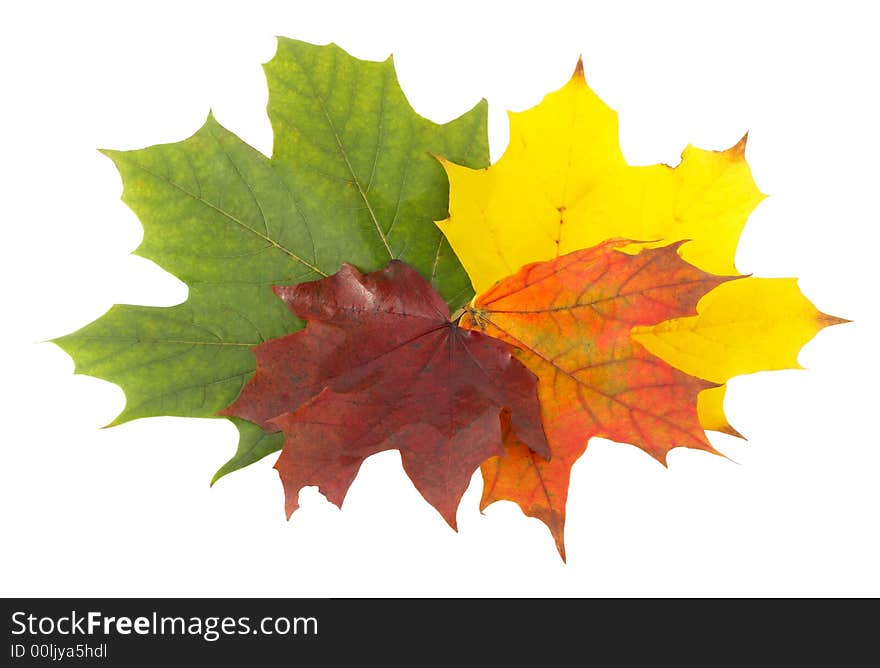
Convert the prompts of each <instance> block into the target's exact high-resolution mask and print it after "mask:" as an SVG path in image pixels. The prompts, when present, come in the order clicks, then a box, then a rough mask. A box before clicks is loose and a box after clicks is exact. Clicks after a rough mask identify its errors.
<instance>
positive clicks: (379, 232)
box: [54, 38, 489, 480]
mask: <svg viewBox="0 0 880 668" xmlns="http://www.w3.org/2000/svg"><path fill="white" fill-rule="evenodd" d="M264 69H265V72H266V78H267V80H268V84H269V105H268V113H269V119H270V121H271V123H272V129H273V132H274V149H273V155H272V157H271V158H267V157H266V156H264V155H263V154H261V153H260V152H259V151H257V150H255V149H253V148H252V147H250V146H248V145H247V144H245V143H244V142H243V141H241V140H240V139H239V138H238V137H236V136H235V135H234V134H232V133H231V132H229V131H228V130H226V129H225V128H223V127H222V126H221V125H220V124H219V123H218V122H217V121H216V120H215V119H214V117H213V116H211V115H209V116H208V119H207V121H206V122H205V124H204V125H203V126H202V127H201V128H200V129H199V130H198V132H196V133H195V134H194V135H193V136H192V137H190V138H189V139H186V140H184V141H182V142H178V143H174V144H164V145H158V146H151V147H149V148H145V149H142V150H136V151H104V153H105V154H106V155H107V156H109V157H110V158H111V159H112V160H113V161H114V163H115V164H116V166H117V168H118V169H119V172H120V174H121V175H122V181H123V185H124V189H123V195H122V199H123V201H124V202H126V203H127V204H128V205H129V206H130V207H131V209H132V210H133V211H134V212H135V213H136V214H137V216H138V217H139V218H140V220H141V222H142V223H143V226H144V240H143V243H142V244H141V245H140V246H139V247H138V249H137V250H136V251H135V253H136V254H138V255H141V256H143V257H145V258H148V259H150V260H153V261H154V262H156V263H157V264H159V265H160V266H161V267H163V268H164V269H166V270H168V271H169V272H171V273H172V274H174V275H175V276H177V277H178V278H180V279H181V280H183V281H184V282H186V283H187V284H188V286H189V297H188V299H187V300H186V302H184V303H182V304H179V305H177V306H171V307H153V306H132V305H116V306H114V307H113V308H111V309H110V311H109V312H108V313H106V314H105V315H103V316H102V317H101V318H99V319H98V320H96V321H95V322H93V323H91V324H89V325H86V326H85V327H83V328H82V329H80V330H79V331H77V332H74V333H72V334H68V335H66V336H62V337H60V338H58V339H56V340H55V341H54V342H55V343H57V344H58V345H59V346H61V348H63V349H64V350H65V351H66V352H67V353H68V354H70V356H71V357H72V358H73V359H74V361H75V363H76V372H77V373H81V374H87V375H90V376H97V377H99V378H103V379H105V380H108V381H111V382H113V383H116V384H118V385H119V386H120V387H122V389H123V390H124V392H125V395H126V400H127V402H126V406H125V409H124V410H123V411H122V413H121V414H120V415H119V416H118V417H117V418H116V419H115V420H114V421H113V423H112V424H118V423H121V422H126V421H128V420H133V419H135V418H142V417H148V416H155V415H176V416H185V417H215V414H216V413H217V411H219V410H220V409H222V408H224V407H226V406H227V405H228V404H229V403H230V402H232V401H233V400H234V399H235V398H236V397H237V396H238V393H239V391H240V390H241V388H242V386H243V385H244V383H245V382H246V381H247V379H248V378H249V377H250V376H251V374H252V373H253V371H254V369H255V361H254V357H253V354H252V353H251V350H250V349H251V347H252V346H254V345H257V344H259V343H261V342H263V341H265V340H267V339H270V338H274V337H278V336H282V335H284V334H287V333H290V332H293V331H296V330H298V329H300V328H301V327H302V323H301V322H299V321H298V320H297V319H296V318H295V317H294V316H293V315H292V314H291V313H290V312H288V311H287V309H286V308H285V307H284V304H283V303H282V302H281V300H279V299H278V298H277V297H276V296H275V295H274V294H273V292H272V286H273V285H292V284H295V283H299V282H302V281H309V280H315V279H318V278H320V277H322V276H326V275H329V274H332V273H334V272H336V271H337V269H338V268H339V266H340V265H341V264H342V263H343V262H349V263H351V264H354V265H356V266H357V267H359V268H360V269H361V270H363V271H372V270H376V269H379V268H381V267H383V266H385V265H386V264H387V263H388V261H389V260H390V259H392V258H397V259H400V260H403V261H405V262H407V263H408V264H410V265H412V266H413V267H415V268H416V269H418V270H419V271H420V272H421V273H422V274H423V275H424V276H426V277H427V278H429V279H430V280H431V283H432V284H433V285H434V287H435V288H436V289H437V290H438V291H439V292H440V294H441V295H442V296H443V298H444V299H445V300H446V301H447V303H448V304H449V306H450V308H451V310H453V311H454V310H456V309H457V308H458V307H460V306H462V305H463V304H464V303H465V302H467V301H468V300H469V299H470V297H471V296H472V295H473V292H472V289H471V285H470V282H469V280H468V277H467V274H465V272H464V271H463V270H462V268H461V265H460V264H459V262H458V260H457V258H456V257H455V255H454V254H453V253H452V251H451V249H450V247H449V244H448V243H447V242H446V241H445V240H444V238H443V237H442V235H441V233H440V231H439V230H438V229H437V227H436V226H435V225H434V222H433V221H435V220H439V219H442V218H443V217H445V216H446V215H447V195H448V185H447V180H446V175H445V173H444V171H443V168H442V167H441V166H440V165H439V164H438V163H437V161H436V160H434V159H433V158H432V157H431V154H432V153H436V154H440V155H443V156H445V157H447V158H448V159H450V160H453V161H455V162H457V163H461V164H465V165H468V166H470V167H475V168H477V167H484V166H486V165H488V160H489V155H488V140H487V132H486V102H485V100H482V101H480V102H479V103H478V104H477V105H476V106H475V107H474V108H473V109H471V110H470V111H469V112H467V113H466V114H464V115H462V116H461V117H459V118H457V119H455V120H453V121H451V122H449V123H446V124H444V125H438V124H436V123H433V122H431V121H429V120H427V119H425V118H423V117H421V116H419V115H418V114H417V113H416V112H415V111H414V110H413V109H412V107H411V106H410V105H409V103H408V102H407V100H406V98H405V97H404V94H403V91H402V90H401V88H400V85H399V84H398V82H397V77H396V74H395V70H394V65H393V62H392V60H391V58H389V59H388V60H386V61H384V62H381V63H379V62H370V61H364V60H359V59H357V58H354V57H352V56H350V55H348V54H347V53H345V52H344V51H343V50H342V49H340V48H339V47H337V46H336V45H334V44H331V45H327V46H315V45H311V44H307V43H304V42H299V41H295V40H291V39H286V38H279V40H278V50H277V53H276V55H275V57H274V58H273V59H272V60H271V61H270V62H268V63H267V64H266V65H265V66H264ZM233 422H235V424H236V426H237V427H238V429H239V433H240V441H239V446H238V451H237V452H236V453H235V455H234V456H233V458H232V459H231V460H230V461H229V462H227V463H226V464H225V465H224V466H223V467H222V468H221V469H220V470H219V471H218V472H217V474H216V475H215V477H214V480H216V479H217V478H219V477H221V476H222V475H225V474H226V473H229V472H231V471H234V470H236V469H239V468H242V467H244V466H247V465H248V464H251V463H253V462H255V461H257V460H258V459H260V458H262V457H263V456H265V455H267V454H269V453H271V452H273V451H275V450H278V449H280V448H281V445H282V443H283V438H282V437H281V436H280V434H268V433H266V432H264V431H263V430H262V429H261V428H260V427H258V426H257V425H254V424H252V423H249V422H246V421H243V420H238V419H234V420H233Z"/></svg>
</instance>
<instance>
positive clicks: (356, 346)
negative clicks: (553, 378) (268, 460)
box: [223, 261, 549, 528]
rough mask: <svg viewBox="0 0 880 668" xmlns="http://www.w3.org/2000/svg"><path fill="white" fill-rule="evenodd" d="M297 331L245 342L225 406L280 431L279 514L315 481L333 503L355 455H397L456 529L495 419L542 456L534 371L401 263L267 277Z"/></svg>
mask: <svg viewBox="0 0 880 668" xmlns="http://www.w3.org/2000/svg"><path fill="white" fill-rule="evenodd" d="M275 293H276V294H277V295H278V296H279V297H281V299H283V300H284V301H285V303H286V304H287V305H288V307H289V308H290V309H291V311H293V312H294V313H295V314H296V315H297V316H299V317H300V318H303V319H305V320H307V321H308V325H307V326H306V328H305V329H304V330H302V331H299V332H296V333H294V334H290V335H288V336H284V337H281V338H278V339H273V340H271V341H267V342H266V343H263V344H260V345H259V346H256V347H255V348H254V352H255V354H256V357H257V370H256V373H255V374H254V376H253V378H251V380H250V381H249V382H248V383H247V385H245V387H244V389H243V390H242V392H241V395H240V396H239V398H238V399H237V400H236V401H235V402H234V403H233V404H232V405H230V406H229V407H228V408H227V409H225V410H224V411H223V414H224V415H234V416H238V417H241V418H245V419H247V420H250V421H252V422H256V423H258V424H260V425H262V426H263V427H264V428H265V429H268V430H271V431H279V430H280V431H282V432H283V433H284V435H285V442H284V448H283V450H282V452H281V456H280V457H279V459H278V462H277V463H276V464H275V468H276V469H277V470H278V472H279V474H280V476H281V481H282V483H283V484H284V492H285V498H286V508H287V513H288V516H289V515H290V514H291V513H292V512H293V511H294V510H296V508H297V507H298V495H299V490H300V489H301V488H302V487H304V486H307V485H317V486H318V487H319V489H320V490H321V491H322V492H323V493H324V494H325V495H326V496H327V498H328V499H329V500H330V501H332V502H333V503H335V504H336V505H341V504H342V501H343V499H344V498H345V494H346V492H347V491H348V488H349V486H350V485H351V483H352V481H353V480H354V477H355V475H356V474H357V472H358V469H359V468H360V465H361V463H362V462H363V461H364V459H366V458H367V457H369V456H370V455H372V454H375V453H377V452H381V451H383V450H388V449H398V450H400V452H401V457H402V460H403V467H404V469H405V470H406V472H407V474H408V475H409V477H410V478H411V479H412V481H413V483H414V484H415V486H416V488H417V489H418V490H419V492H421V494H422V495H423V496H424V497H425V499H426V500H427V501H428V502H429V503H430V504H431V505H433V506H434V507H435V508H436V509H437V510H438V511H439V512H440V514H441V515H443V517H444V518H445V519H446V521H447V522H448V523H449V524H450V525H451V526H452V527H453V528H455V513H456V509H457V507H458V504H459V501H460V500H461V497H462V495H463V494H464V491H465V489H466V488H467V485H468V483H469V482H470V479H471V476H472V474H473V472H474V471H475V470H476V469H477V467H479V465H480V464H481V463H482V462H484V461H485V460H486V459H488V458H489V457H492V456H496V455H503V454H504V450H503V448H502V445H501V444H502V432H501V424H502V421H504V422H505V423H506V422H507V421H508V420H509V421H510V424H511V425H512V426H513V428H514V429H515V430H516V433H517V434H518V435H519V436H520V438H521V439H522V440H523V441H524V442H525V443H528V445H529V447H531V448H532V449H534V451H535V452H537V453H539V454H541V455H542V456H545V457H546V456H549V449H548V446H547V442H546V438H545V436H544V431H543V428H542V426H541V417H540V408H539V406H538V398H537V390H536V384H537V379H536V377H535V376H534V375H533V374H532V373H531V372H530V371H528V370H527V369H526V368H525V367H524V366H523V365H522V364H521V363H520V362H519V361H518V360H516V359H515V358H514V357H513V356H512V354H511V350H512V349H511V348H510V346H509V345H508V344H506V343H504V342H502V341H499V340H497V339H494V338H492V337H489V336H486V335H484V334H482V333H481V332H477V331H470V330H465V329H460V328H459V327H458V324H457V323H456V322H451V321H450V314H449V309H448V307H447V306H446V303H445V302H444V301H443V299H442V298H441V297H440V295H439V294H438V293H437V292H436V291H435V290H434V289H433V288H432V287H431V285H430V284H429V283H428V282H427V281H426V280H425V279H424V278H422V276H421V275H420V274H419V273H418V272H417V271H415V270H414V269H412V268H411V267H409V266H408V265H406V264H404V263H403V262H399V261H392V262H391V263H390V264H389V265H388V266H387V267H386V268H385V269H383V270H381V271H376V272H372V273H368V274H362V273H361V272H360V271H358V270H357V269H356V268H355V267H352V266H351V265H348V264H345V265H343V266H342V268H341V269H340V270H339V272H337V273H336V274H334V275H333V276H328V277H327V278H323V279H321V280H318V281H313V282H310V283H301V284H299V285H295V286H290V287H276V288H275Z"/></svg>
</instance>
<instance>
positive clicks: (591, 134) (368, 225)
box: [56, 38, 844, 559]
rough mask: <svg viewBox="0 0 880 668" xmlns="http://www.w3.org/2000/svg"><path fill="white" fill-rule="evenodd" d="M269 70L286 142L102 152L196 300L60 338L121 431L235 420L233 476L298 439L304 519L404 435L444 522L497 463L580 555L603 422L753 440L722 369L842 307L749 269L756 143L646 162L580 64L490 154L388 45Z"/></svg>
mask: <svg viewBox="0 0 880 668" xmlns="http://www.w3.org/2000/svg"><path fill="white" fill-rule="evenodd" d="M265 69H266V76H267V80H268V83H269V108H268V109H269V117H270V120H271V123H272V128H273V131H274V136H275V146H274V150H273V154H272V157H271V158H266V157H265V156H263V155H262V154H261V153H259V152H258V151H255V150H254V149H252V148H251V147H250V146H248V145H246V144H244V143H243V142H242V141H241V140H239V139H238V138H237V137H236V136H235V135H234V134H232V133H230V132H229V131H227V130H225V129H224V128H223V127H222V126H221V125H220V124H219V123H218V122H217V121H216V120H215V119H214V118H213V116H209V118H208V120H207V122H206V123H205V125H204V126H203V127H202V128H201V129H200V130H199V131H198V132H197V133H196V134H195V135H193V136H192V137H190V138H189V139H187V140H185V141H183V142H178V143H176V144H168V145H163V146H154V147H149V148H146V149H141V150H138V151H124V152H123V151H106V154H107V155H108V156H109V157H110V158H111V159H112V160H113V161H114V162H115V163H116V165H117V167H118V168H119V170H120V173H121V175H122V178H123V184H124V191H123V200H124V201H125V202H126V203H128V204H129V206H131V208H132V209H133V210H134V211H135V213H137V214H138V216H139V217H140V218H141V220H142V222H143V224H144V228H145V234H144V242H143V244H142V245H141V247H140V248H139V249H138V253H140V254H141V255H144V256H145V257H148V258H150V259H152V260H154V261H156V262H157V263H159V264H160V265H161V266H163V267H165V268H166V269H168V270H169V271H171V272H172V273H174V274H175V275H177V276H178V277H180V278H181V279H182V280H184V281H186V282H187V283H188V285H189V287H190V293H189V297H188V299H187V301H186V302H184V303H183V304H179V305H177V306H173V307H163V308H158V307H146V306H131V305H125V306H115V307H113V309H111V310H110V311H109V312H108V313H107V314H105V315H104V316H102V317H101V318H99V319H98V320H97V321H95V322H93V323H91V324H89V325H86V326H85V327H84V328H82V329H81V330H79V331H78V332H74V333H73V334H69V335H67V336H64V337H61V338H60V339H57V340H56V343H58V344H59V345H60V346H62V348H64V349H65V350H66V351H68V352H69V353H70V354H71V356H72V357H73V358H74V360H75V362H76V370H77V372H79V373H86V374H90V375H94V376H98V377H101V378H105V379H107V380H110V381H112V382H116V383H118V384H119V385H120V386H122V387H123V389H124V390H125V392H126V396H127V400H128V403H127V405H126V408H125V410H124V411H123V413H122V414H121V415H120V416H119V417H118V418H117V419H116V420H115V421H114V423H118V422H123V421H126V420H130V419H134V418H140V417H147V416H150V415H182V416H191V417H214V416H224V417H226V418H228V419H232V420H233V422H234V423H235V424H236V426H237V427H238V429H239V432H240V435H241V438H240V443H239V447H238V451H237V452H236V454H235V456H234V457H233V458H232V459H231V460H230V461H229V462H227V463H226V464H225V465H224V466H223V467H222V468H221V469H220V470H219V471H218V472H217V475H216V476H215V480H216V479H217V478H219V477H221V476H223V475H225V474H227V473H230V472H232V471H234V470H237V469H240V468H242V467H244V466H247V465H248V464H251V463H253V462H255V461H257V460H259V459H261V458H262V457H264V456H266V455H267V454H270V453H272V452H275V451H277V450H279V449H280V450H281V454H280V456H279V458H278V460H277V462H276V464H275V468H276V469H277V470H278V473H279V474H280V477H281V481H282V483H283V487H284V493H285V499H286V510H287V514H288V516H289V515H290V514H291V513H293V512H294V511H295V510H296V509H297V507H298V496H299V491H300V490H301V489H302V488H303V487H304V486H309V485H316V486H317V487H318V488H319V489H320V490H321V491H322V492H323V493H324V494H325V495H326V497H327V498H328V499H329V500H330V501H332V502H333V503H335V504H337V505H341V504H342V502H343V499H344V497H345V494H346V492H347V490H348V488H349V486H350V485H351V484H352V481H353V480H354V478H355V476H356V475H357V472H358V470H359V468H360V466H361V464H362V463H363V461H364V460H365V459H366V458H367V457H369V456H371V455H373V454H375V453H377V452H380V451H383V450H388V449H396V450H399V451H400V453H401V459H402V463H403V468H404V470H405V471H406V473H407V474H408V475H409V477H410V478H411V479H412V481H413V483H414V484H415V486H416V488H417V489H418V490H419V492H420V493H421V494H422V496H423V497H424V498H425V499H426V500H427V501H428V502H429V503H430V504H431V505H432V506H434V507H435V508H436V509H437V510H438V511H439V512H440V514H441V515H442V516H443V518H444V519H445V520H446V521H447V522H448V523H449V524H450V525H451V526H452V527H453V528H454V527H455V526H456V512H457V510H458V506H459V503H460V500H461V498H462V496H463V494H464V491H465V489H466V488H467V486H468V484H469V483H470V480H471V478H472V475H473V473H474V472H475V471H476V470H477V469H478V468H479V469H481V471H482V477H483V482H484V490H483V496H482V502H481V507H482V508H485V507H486V506H488V505H489V504H491V503H493V502H495V501H498V500H509V501H513V502H515V503H517V504H518V505H519V506H520V507H521V508H522V510H523V512H524V513H525V514H527V515H529V516H532V517H536V518H538V519H540V520H541V521H543V522H544V523H545V524H546V525H547V526H548V528H549V529H550V531H551V533H552V534H553V537H554V539H555V541H556V545H557V548H558V550H559V553H560V555H561V556H562V557H563V559H564V558H565V546H564V524H565V503H566V498H567V495H568V486H569V478H570V473H571V468H572V465H573V464H574V462H575V461H576V460H577V459H578V458H579V457H580V456H581V455H582V454H583V452H584V451H585V449H586V447H587V444H588V442H589V440H590V439H591V438H592V437H603V438H606V439H610V440H613V441H617V442H621V443H629V444H632V445H634V446H637V447H639V448H641V449H643V450H644V451H645V452H647V453H648V454H650V455H651V456H653V457H655V458H656V459H658V460H659V461H660V462H663V463H664V464H665V461H666V456H667V453H668V452H669V451H670V450H671V449H672V448H675V447H688V448H695V449H700V450H705V451H708V452H714V449H713V447H712V445H711V444H710V442H709V440H708V438H707V436H706V430H714V431H722V432H726V433H729V434H733V435H739V434H738V432H737V431H736V430H735V429H734V428H733V427H732V426H731V425H730V423H729V421H728V419H727V417H726V416H725V414H724V410H723V401H724V393H725V383H726V382H727V381H728V380H729V379H730V378H732V377H733V376H736V375H740V374H745V373H752V372H755V371H759V370H770V369H784V368H793V367H797V354H798V351H799V350H800V348H801V347H802V346H803V345H804V344H805V343H806V342H807V341H809V340H810V339H811V338H812V337H813V336H814V335H815V334H816V333H817V332H818V331H819V330H820V329H822V328H823V327H825V326H827V325H830V324H836V323H839V322H844V321H843V320H841V319H839V318H834V317H832V316H827V315H825V314H823V313H820V312H819V311H818V310H816V308H815V307H814V306H813V305H812V304H811V303H810V302H809V301H808V300H807V299H806V298H805V297H804V296H803V295H802V294H801V292H800V290H799V289H798V287H797V284H796V281H795V280H794V279H776V278H774V279H768V278H756V277H751V276H749V277H745V276H741V275H740V274H739V272H738V271H737V269H736V267H735V265H734V256H735V252H736V246H737V242H738V239H739V236H740V233H741V231H742V229H743V226H744V225H745V222H746V219H747V218H748V216H749V214H750V212H751V211H752V210H753V209H754V207H755V206H756V205H757V204H758V203H759V202H760V201H761V199H762V198H763V195H762V194H761V193H760V191H759V190H758V189H757V187H756V186H755V183H754V181H753V179H752V176H751V171H750V169H749V166H748V164H747V162H746V160H745V148H746V138H745V137H744V138H743V139H742V140H741V141H740V142H739V143H737V144H736V145H735V146H733V147H731V148H730V149H728V150H725V151H707V150H703V149H698V148H694V147H691V146H688V147H687V148H686V149H685V150H684V152H683V153H682V160H681V163H680V164H679V165H677V166H676V167H669V166H667V165H650V166H631V165H629V164H627V163H626V161H625V160H624V158H623V155H622V153H621V150H620V146H619V143H618V132H617V115H616V113H615V112H614V111H612V110H611V109H610V108H609V107H608V106H606V105H605V104H604V103H603V102H602V101H601V100H600V99H599V98H598V97H597V96H596V95H595V93H593V91H592V90H590V88H589V87H588V86H587V84H586V81H585V78H584V72H583V67H582V65H581V63H580V62H578V65H577V68H576V69H575V72H574V75H573V76H572V77H571V80H570V81H569V82H568V83H567V84H565V85H564V86H563V87H562V88H561V89H560V90H558V91H556V92H553V93H550V94H549V95H547V96H546V97H545V98H544V100H543V101H542V102H541V103H540V104H538V105H537V106H535V107H534V108H532V109H529V110H527V111H524V112H520V113H514V114H511V115H510V144H509V146H508V148H507V150H506V152H505V153H504V155H503V156H502V157H501V159H500V160H498V162H496V163H495V164H493V165H489V160H488V144H487V139H486V104H485V102H481V103H480V104H478V105H477V106H476V107H474V109H472V110H471V111H469V112H467V113H466V114H464V115H463V116H461V117H460V118H458V119H455V120H453V121H451V122H450V123H447V124H445V125H437V124H434V123H432V122H430V121H428V120H426V119H424V118H422V117H421V116H419V115H418V114H416V113H415V112H414V111H413V110H412V108H411V107H410V106H409V103H408V102H407V101H406V98H405V97H404V95H403V91H402V90H401V89H400V86H399V85H398V84H397V81H396V75H395V72H394V67H393V64H392V62H391V60H390V59H389V60H387V61H385V62H383V63H376V62H368V61H362V60H358V59H356V58H353V57H351V56H350V55H348V54H347V53H345V52H344V51H342V50H341V49H340V48H339V47H337V46H335V45H329V46H314V45H310V44H306V43H303V42H298V41H295V40H290V39H283V38H282V39H279V45H278V52H277V54H276V55H275V57H274V58H273V59H272V60H271V61H270V62H269V63H267V64H266V66H265ZM644 240H651V241H650V242H646V241H644ZM474 290H475V291H476V293H477V294H476V296H474ZM451 311H455V315H450V313H451Z"/></svg>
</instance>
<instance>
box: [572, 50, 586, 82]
mask: <svg viewBox="0 0 880 668" xmlns="http://www.w3.org/2000/svg"><path fill="white" fill-rule="evenodd" d="M571 78H572V79H579V80H580V81H586V77H585V76H584V57H583V56H582V55H579V56H578V61H577V65H575V66H574V72H573V73H572V75H571Z"/></svg>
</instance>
